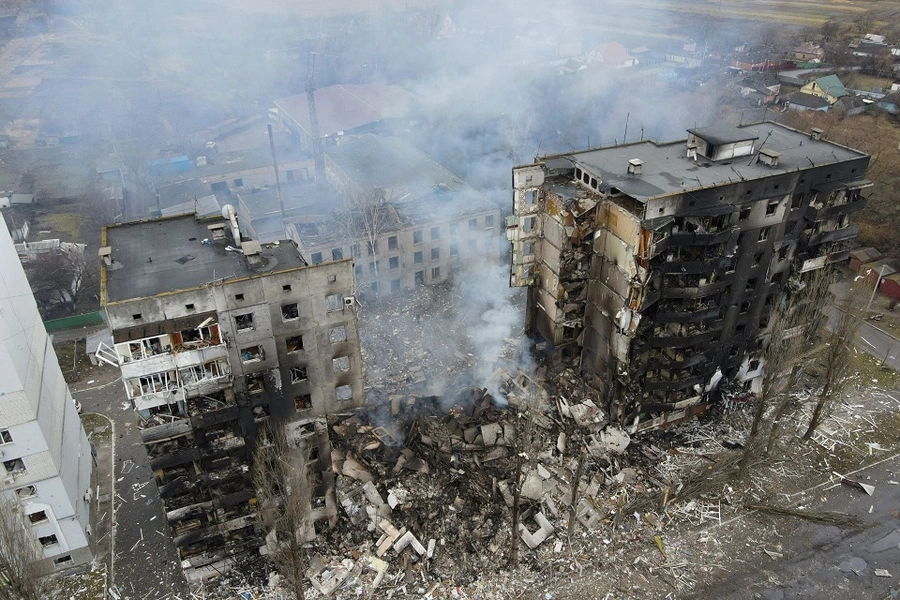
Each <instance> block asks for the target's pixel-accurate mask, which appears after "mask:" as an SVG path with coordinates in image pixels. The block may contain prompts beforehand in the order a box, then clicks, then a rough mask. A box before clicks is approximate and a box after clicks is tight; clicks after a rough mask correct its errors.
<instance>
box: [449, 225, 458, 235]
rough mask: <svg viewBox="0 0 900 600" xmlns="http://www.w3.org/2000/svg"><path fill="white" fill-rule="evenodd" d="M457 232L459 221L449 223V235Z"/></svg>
mask: <svg viewBox="0 0 900 600" xmlns="http://www.w3.org/2000/svg"><path fill="white" fill-rule="evenodd" d="M458 234H459V223H450V235H458Z"/></svg>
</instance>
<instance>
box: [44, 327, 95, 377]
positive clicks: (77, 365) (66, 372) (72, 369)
mask: <svg viewBox="0 0 900 600" xmlns="http://www.w3.org/2000/svg"><path fill="white" fill-rule="evenodd" d="M53 349H54V350H55V351H56V360H58V361H59V368H60V370H62V372H63V377H65V379H66V383H75V382H76V381H81V378H82V377H83V376H84V374H85V372H86V371H88V370H89V369H90V368H91V360H90V359H89V358H88V356H87V353H85V351H84V338H82V339H80V340H76V341H74V342H58V343H56V344H53Z"/></svg>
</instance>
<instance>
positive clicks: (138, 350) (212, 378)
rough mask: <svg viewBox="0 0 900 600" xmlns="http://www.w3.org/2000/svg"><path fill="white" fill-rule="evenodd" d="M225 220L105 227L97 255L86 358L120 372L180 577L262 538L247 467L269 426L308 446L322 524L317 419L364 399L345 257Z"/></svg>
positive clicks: (327, 510) (327, 489) (328, 493)
mask: <svg viewBox="0 0 900 600" xmlns="http://www.w3.org/2000/svg"><path fill="white" fill-rule="evenodd" d="M228 212H229V211H227V209H226V213H228ZM226 217H228V218H226V219H223V218H221V217H216V218H212V219H199V218H195V216H193V215H180V216H176V217H171V218H163V219H155V220H149V221H140V222H134V223H124V224H119V225H110V226H107V227H105V228H104V230H103V234H102V235H103V239H102V244H101V245H102V248H101V250H100V254H101V258H102V267H101V268H102V271H101V303H102V306H103V310H104V312H105V315H106V319H107V323H108V324H109V326H110V329H111V330H112V336H113V342H114V344H113V347H101V349H100V350H99V351H98V358H100V359H102V360H105V361H106V362H108V363H111V364H113V365H116V366H117V367H118V368H119V369H121V372H122V381H123V383H124V387H125V393H126V395H127V397H128V399H129V401H130V402H131V404H132V406H133V408H134V410H135V412H136V413H137V415H138V417H139V419H140V426H141V437H142V439H143V442H144V444H145V446H146V449H147V452H148V454H149V456H150V462H151V467H152V469H153V471H154V474H155V476H156V480H157V483H158V485H159V492H160V496H161V498H162V500H163V503H164V505H165V510H166V513H167V517H168V520H169V525H170V527H171V529H172V532H173V536H174V541H175V545H176V546H177V548H178V551H179V553H180V556H181V559H182V565H183V567H184V570H185V574H186V575H187V577H188V579H189V580H191V579H201V578H203V577H205V576H207V575H210V576H212V575H215V574H216V573H217V572H220V571H222V570H225V569H227V568H228V567H229V566H230V565H231V564H232V562H233V560H234V558H235V557H237V556H240V555H241V554H244V553H247V552H254V551H256V549H257V548H258V547H259V546H260V545H261V541H260V540H261V539H262V534H263V532H261V531H259V526H258V525H257V521H256V518H255V513H254V505H255V496H256V494H255V492H254V489H253V483H252V477H251V475H252V474H251V469H250V466H251V464H252V449H253V445H254V442H255V440H256V439H257V434H258V432H259V431H260V430H261V429H262V428H263V427H265V426H266V425H267V424H268V423H270V422H279V423H286V424H287V428H288V431H289V435H290V436H291V437H292V438H296V439H300V438H303V439H305V440H306V442H307V443H308V446H309V448H310V450H309V455H310V456H311V461H313V464H312V465H311V466H312V468H311V469H310V471H311V472H312V480H313V481H314V482H315V489H314V490H313V493H312V502H313V504H314V506H313V509H312V518H313V520H320V521H323V520H324V521H328V520H330V521H332V522H333V520H334V519H335V518H336V515H337V510H336V504H335V500H334V489H333V481H334V478H333V475H332V474H331V467H330V460H329V456H330V447H329V443H328V436H327V432H326V429H325V423H324V419H323V416H324V415H325V414H327V413H331V412H335V411H339V410H342V409H345V408H352V407H357V406H359V405H361V404H362V403H363V391H362V360H361V357H360V352H359V337H358V331H357V319H356V311H355V307H356V305H355V300H354V297H353V295H352V294H353V291H352V290H353V289H354V282H353V270H352V267H351V262H350V261H349V260H345V261H336V262H330V263H327V264H322V265H318V266H312V265H308V264H307V263H306V262H305V261H303V260H302V258H301V257H300V254H299V252H298V251H297V248H296V246H294V245H293V244H292V243H291V242H289V241H284V242H281V243H275V244H266V245H261V244H259V243H258V242H255V241H252V240H247V239H245V238H244V239H242V238H243V236H242V235H241V233H240V230H239V228H238V226H237V220H236V218H235V217H234V213H233V211H230V214H226Z"/></svg>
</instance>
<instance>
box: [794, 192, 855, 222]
mask: <svg viewBox="0 0 900 600" xmlns="http://www.w3.org/2000/svg"><path fill="white" fill-rule="evenodd" d="M868 203H869V201H868V199H867V198H863V197H860V198H859V200H857V201H855V202H845V203H843V204H832V205H830V206H829V205H824V206H822V205H814V204H810V205H809V207H807V209H806V219H807V220H808V221H822V220H825V219H834V218H836V217H841V216H843V215H849V214H853V213H855V212H859V211H861V210H862V209H864V208H865V207H866V205H867V204H868Z"/></svg>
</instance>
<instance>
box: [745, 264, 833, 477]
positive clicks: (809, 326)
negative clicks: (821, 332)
mask: <svg viewBox="0 0 900 600" xmlns="http://www.w3.org/2000/svg"><path fill="white" fill-rule="evenodd" d="M832 280H833V277H832V272H831V270H830V269H818V270H815V271H813V272H812V273H810V274H809V275H808V276H807V277H806V280H805V281H804V280H803V279H799V280H796V281H794V282H792V283H791V284H789V285H788V287H787V288H786V289H785V292H784V294H785V295H784V297H783V299H781V300H780V301H777V302H776V305H775V306H774V307H773V309H772V316H771V319H770V322H769V340H768V343H767V344H766V347H765V349H764V351H763V354H762V357H761V359H762V367H763V374H762V380H761V384H760V388H761V389H760V393H759V398H758V400H757V403H756V410H755V411H754V413H753V423H752V425H751V426H750V433H749V434H748V435H747V439H746V440H745V441H744V453H743V455H742V456H741V459H740V461H739V462H738V478H743V477H745V476H746V474H747V469H748V468H749V464H750V461H751V459H752V458H753V457H754V456H755V455H756V454H757V453H758V450H759V442H760V439H759V438H760V435H762V433H763V432H764V431H765V429H766V428H767V427H768V429H769V436H768V439H767V440H766V443H765V446H764V449H765V452H768V451H769V450H770V448H771V447H772V444H774V442H775V439H776V438H777V435H778V430H779V426H780V422H781V419H782V417H783V416H784V412H785V410H786V409H787V405H788V401H789V400H790V393H791V391H792V390H793V389H795V388H796V386H797V383H798V382H799V379H800V374H801V373H802V369H803V365H804V363H805V361H806V360H807V359H808V347H809V343H810V340H811V336H810V334H811V332H815V331H817V330H818V329H819V328H820V327H821V319H820V318H819V315H820V314H821V312H822V309H823V308H824V306H825V303H826V301H827V299H828V298H829V294H830V293H829V290H828V286H829V283H831V281H832ZM773 407H774V410H773Z"/></svg>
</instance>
